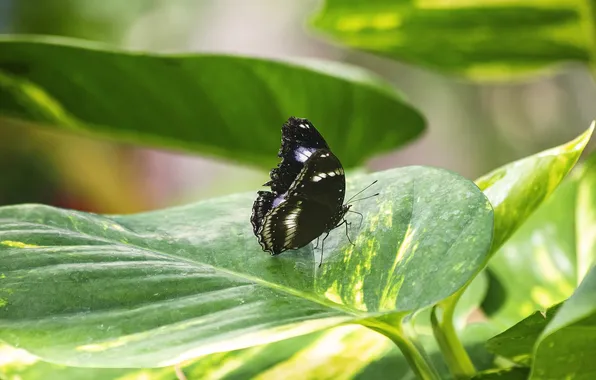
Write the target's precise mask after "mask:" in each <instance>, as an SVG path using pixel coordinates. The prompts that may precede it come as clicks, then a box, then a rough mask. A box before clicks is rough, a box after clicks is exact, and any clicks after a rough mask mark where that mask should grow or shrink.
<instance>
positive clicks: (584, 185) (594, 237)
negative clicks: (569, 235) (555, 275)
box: [575, 152, 596, 282]
mask: <svg viewBox="0 0 596 380" xmlns="http://www.w3.org/2000/svg"><path fill="white" fill-rule="evenodd" d="M579 181H580V182H579V184H578V189H577V207H576V209H575V213H576V214H575V217H576V221H577V223H576V226H577V230H576V239H577V279H578V282H581V280H582V279H583V278H584V275H585V274H586V273H587V272H588V270H589V269H590V267H591V266H592V265H594V263H596V152H594V153H592V155H591V156H590V158H589V159H588V160H587V161H586V162H585V164H584V165H583V170H582V174H581V179H580V180H579Z"/></svg>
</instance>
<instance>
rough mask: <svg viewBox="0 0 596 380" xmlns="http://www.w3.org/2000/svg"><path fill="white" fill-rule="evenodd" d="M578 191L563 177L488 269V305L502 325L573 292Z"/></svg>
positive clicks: (574, 183) (569, 179)
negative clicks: (490, 285) (491, 278)
mask: <svg viewBox="0 0 596 380" xmlns="http://www.w3.org/2000/svg"><path fill="white" fill-rule="evenodd" d="M576 191H577V183H576V181H575V180H573V179H572V178H568V180H566V181H564V182H563V184H562V185H561V186H560V187H559V188H558V189H557V190H556V191H555V193H554V194H553V195H552V196H551V197H550V198H549V199H547V200H546V201H545V202H544V204H542V205H541V206H540V207H539V208H538V209H537V210H536V212H535V213H534V214H533V215H531V216H530V217H529V218H528V220H527V221H526V222H525V223H524V224H523V225H522V226H521V227H520V228H519V230H518V231H516V233H515V234H513V236H512V237H511V238H510V239H509V241H507V242H506V243H505V244H504V245H503V247H501V249H500V250H499V251H498V252H497V254H496V255H495V256H494V257H493V258H492V259H491V261H490V264H489V268H490V271H491V275H492V276H494V278H495V279H496V281H497V283H496V284H495V288H494V289H492V290H489V296H488V298H487V304H486V305H485V306H486V308H487V312H488V313H489V314H490V317H491V320H492V321H493V322H494V323H496V324H498V325H499V326H501V327H502V328H508V327H510V326H512V325H513V324H515V323H516V322H517V321H519V320H520V319H522V318H525V317H527V316H528V315H530V314H531V313H533V312H534V311H535V310H544V309H546V308H548V307H550V306H552V305H554V304H556V303H558V302H561V301H564V300H565V299H567V298H568V297H569V296H570V295H571V294H572V293H573V290H574V289H575V286H576V266H575V264H576V259H575V254H576V250H575V220H574V210H575V205H576ZM499 298H503V300H502V303H501V304H498V303H497V300H498V299H499ZM491 302H493V303H495V304H491Z"/></svg>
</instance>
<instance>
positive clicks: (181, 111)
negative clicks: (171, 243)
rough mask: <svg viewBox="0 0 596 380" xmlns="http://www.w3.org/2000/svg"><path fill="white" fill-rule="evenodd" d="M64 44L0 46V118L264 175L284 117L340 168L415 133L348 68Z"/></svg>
mask: <svg viewBox="0 0 596 380" xmlns="http://www.w3.org/2000/svg"><path fill="white" fill-rule="evenodd" d="M73 41H74V40H68V39H56V38H42V37H36V38H32V37H29V38H25V37H18V38H17V37H0V99H1V101H0V116H4V117H11V118H17V119H22V120H25V121H28V122H33V123H39V124H44V125H49V126H51V127H53V128H59V129H61V130H67V131H75V132H91V133H94V134H100V135H104V136H107V137H109V138H114V139H119V140H124V141H130V142H134V143H148V144H156V145H157V146H160V147H173V148H177V149H187V150H191V151H196V152H201V153H203V154H209V155H215V156H218V157H224V158H229V159H235V160H238V161H241V162H242V163H252V164H259V165H263V166H266V167H269V166H271V165H273V164H275V161H276V158H275V152H277V150H278V149H279V140H280V137H279V133H280V128H281V124H282V123H283V122H284V121H285V120H286V119H287V118H288V117H289V116H299V117H307V118H309V119H310V120H311V121H312V122H313V123H314V124H315V125H316V126H317V128H319V129H320V131H321V133H322V134H323V135H324V136H325V138H326V140H327V142H328V143H329V145H330V146H331V147H332V148H333V150H334V152H335V153H336V154H337V155H338V157H340V158H341V160H342V162H343V164H344V166H347V167H352V166H355V165H357V164H360V163H362V162H363V160H364V159H366V158H367V157H370V156H371V155H372V154H374V153H378V152H381V151H386V150H389V149H393V148H395V147H397V146H399V145H401V144H403V143H405V142H407V141H409V140H411V139H413V138H414V137H416V136H417V135H419V134H420V133H421V132H422V130H423V128H424V120H423V119H422V117H421V116H420V114H418V113H417V112H416V111H414V110H413V109H412V108H410V107H409V106H408V105H407V104H405V103H404V101H403V100H402V98H401V96H400V95H398V94H397V93H396V92H395V91H394V90H393V89H392V88H391V87H389V86H388V85H387V84H385V83H384V82H382V81H381V80H380V79H379V78H377V77H375V76H374V75H372V74H371V73H369V72H366V71H364V70H362V69H359V68H356V67H351V66H346V65H343V64H339V63H334V62H323V61H306V60H303V61H300V62H295V63H289V62H280V61H272V60H265V59H257V58H247V57H239V56H225V55H197V54H195V55H149V54H141V53H131V52H124V51H114V50H108V49H106V48H105V47H101V45H95V44H89V43H82V42H73ZM363 147H366V149H363ZM272 152H273V153H272Z"/></svg>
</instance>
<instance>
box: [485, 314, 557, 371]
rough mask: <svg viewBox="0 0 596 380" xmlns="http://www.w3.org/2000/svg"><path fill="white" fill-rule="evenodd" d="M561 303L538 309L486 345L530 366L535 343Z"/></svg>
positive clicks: (495, 351) (516, 361)
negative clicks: (543, 309)
mask: <svg viewBox="0 0 596 380" xmlns="http://www.w3.org/2000/svg"><path fill="white" fill-rule="evenodd" d="M560 306H561V304H558V305H555V306H553V307H551V308H549V309H548V310H546V311H537V312H535V313H534V314H532V315H530V316H529V317H527V318H525V319H524V320H522V321H521V322H519V323H517V324H516V325H515V326H513V327H511V328H510V329H508V330H507V331H505V332H503V333H501V334H499V335H497V336H495V337H493V338H491V339H490V340H489V341H488V342H487V343H486V347H487V348H488V350H489V351H491V352H494V353H495V354H497V355H501V356H504V357H506V358H508V359H510V360H512V361H513V362H515V363H517V364H520V365H523V366H527V367H529V366H530V365H531V364H532V355H533V351H534V344H535V343H536V340H538V337H539V336H540V334H542V331H544V328H545V327H546V325H547V324H548V323H549V322H550V321H552V319H553V317H554V316H555V314H556V313H557V310H559V307H560Z"/></svg>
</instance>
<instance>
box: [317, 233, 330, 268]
mask: <svg viewBox="0 0 596 380" xmlns="http://www.w3.org/2000/svg"><path fill="white" fill-rule="evenodd" d="M327 236H329V232H325V237H324V238H323V241H322V242H321V261H320V262H319V268H320V267H321V265H323V249H324V248H325V239H327Z"/></svg>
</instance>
